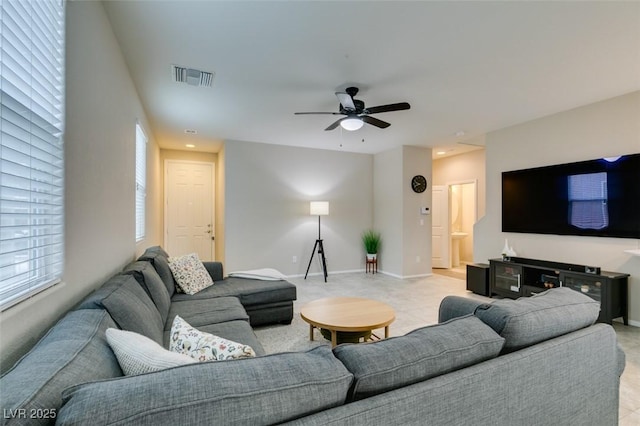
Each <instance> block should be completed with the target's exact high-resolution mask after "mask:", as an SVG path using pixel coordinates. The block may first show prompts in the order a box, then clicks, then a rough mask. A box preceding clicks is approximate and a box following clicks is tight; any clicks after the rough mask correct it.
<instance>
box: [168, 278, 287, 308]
mask: <svg viewBox="0 0 640 426" xmlns="http://www.w3.org/2000/svg"><path fill="white" fill-rule="evenodd" d="M221 296H237V297H238V298H240V303H242V305H243V306H252V305H262V304H265V303H274V302H282V301H285V300H296V286H295V285H293V284H291V283H290V282H288V281H261V280H251V279H247V278H230V277H227V278H225V279H224V280H222V281H216V284H215V285H212V286H211V287H208V288H205V289H204V290H202V291H200V292H198V293H196V294H194V295H188V294H181V293H176V294H175V295H174V296H173V297H172V299H171V300H172V301H177V300H193V299H210V298H212V297H221Z"/></svg>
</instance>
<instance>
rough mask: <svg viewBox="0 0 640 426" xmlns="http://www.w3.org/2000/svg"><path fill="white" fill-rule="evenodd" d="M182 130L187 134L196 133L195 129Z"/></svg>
mask: <svg viewBox="0 0 640 426" xmlns="http://www.w3.org/2000/svg"><path fill="white" fill-rule="evenodd" d="M184 132H185V133H186V134H188V135H197V134H198V131H197V130H195V129H184Z"/></svg>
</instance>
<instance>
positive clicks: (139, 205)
mask: <svg viewBox="0 0 640 426" xmlns="http://www.w3.org/2000/svg"><path fill="white" fill-rule="evenodd" d="M146 186H147V137H146V136H145V134H144V131H143V130H142V127H141V126H140V123H137V124H136V242H138V241H142V240H144V232H145V224H144V215H145V198H146V196H147V192H146Z"/></svg>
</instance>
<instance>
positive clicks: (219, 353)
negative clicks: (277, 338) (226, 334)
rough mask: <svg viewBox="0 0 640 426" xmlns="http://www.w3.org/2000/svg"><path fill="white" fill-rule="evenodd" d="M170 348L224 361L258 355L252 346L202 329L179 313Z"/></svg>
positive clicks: (178, 351)
mask: <svg viewBox="0 0 640 426" xmlns="http://www.w3.org/2000/svg"><path fill="white" fill-rule="evenodd" d="M169 350H171V351H173V352H177V353H181V354H185V355H189V356H190V357H192V358H195V359H196V360H198V361H224V360H227V359H238V358H251V357H254V356H256V353H255V352H254V351H253V348H251V346H249V345H243V344H242V343H237V342H233V341H231V340H227V339H224V338H222V337H219V336H215V335H213V334H209V333H205V332H203V331H200V330H198V329H196V328H193V327H191V325H189V323H187V322H186V321H185V320H183V319H182V318H180V316H178V315H176V317H175V319H174V320H173V325H172V326H171V338H170V342H169Z"/></svg>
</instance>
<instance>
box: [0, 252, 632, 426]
mask: <svg viewBox="0 0 640 426" xmlns="http://www.w3.org/2000/svg"><path fill="white" fill-rule="evenodd" d="M163 257H164V258H166V253H164V252H163V251H162V250H161V249H160V248H153V249H151V250H149V251H148V252H147V253H145V255H143V256H142V257H141V258H140V260H139V261H138V262H134V263H132V264H130V265H128V266H127V267H126V268H125V270H124V272H123V273H122V274H118V275H116V276H115V277H113V278H111V279H110V280H109V281H108V282H107V283H105V284H104V285H103V286H102V287H101V288H99V289H98V290H97V291H96V292H94V293H92V294H91V295H89V296H88V297H87V298H86V299H85V300H83V301H82V303H81V304H80V305H79V306H78V307H77V309H75V310H73V311H72V312H70V313H69V314H68V315H66V316H65V317H64V318H63V319H62V320H60V322H59V323H57V324H56V325H55V326H54V327H52V328H51V330H50V331H49V333H48V334H47V335H46V336H45V337H43V338H42V339H41V340H40V342H39V343H38V344H37V345H36V346H35V347H34V348H33V349H32V350H31V351H30V352H29V353H28V354H27V355H25V357H23V359H21V360H20V361H19V362H18V363H17V364H16V365H15V366H14V367H13V368H12V369H11V370H10V371H9V372H7V373H6V374H5V375H4V376H3V377H2V378H1V379H0V392H1V393H0V395H1V396H0V405H1V408H2V409H3V410H4V414H5V415H4V416H3V417H4V418H3V419H2V423H3V424H34V423H40V424H48V423H49V424H51V423H54V422H55V423H59V424H65V425H66V424H76V425H84V424H92V425H101V424H117V425H125V424H131V425H134V424H135V425H145V424H148V425H159V424H193V425H200V424H228V425H249V424H250V425H267V424H292V425H331V424H334V425H363V426H364V425H367V426H371V425H425V424H429V425H491V426H496V425H505V426H506V425H509V426H512V425H554V426H555V425H576V424H580V425H615V424H617V419H618V392H619V384H620V375H621V374H622V371H623V369H624V353H623V352H622V351H621V350H620V348H619V346H618V345H617V341H616V335H615V332H614V331H613V329H612V327H611V326H609V325H607V324H594V322H595V320H596V318H597V317H598V312H599V306H598V304H597V303H596V302H594V301H593V300H592V299H590V298H588V297H586V296H584V295H582V294H580V293H578V292H575V291H573V290H570V289H566V288H559V289H553V290H549V291H547V292H544V293H541V294H540V295H537V296H535V297H531V298H522V299H519V300H515V301H514V300H498V301H495V302H493V303H491V304H485V303H481V302H478V301H474V300H471V299H466V298H461V297H447V298H445V299H444V300H443V302H442V304H441V307H440V322H439V324H437V325H433V326H428V327H424V328H421V329H417V330H414V331H412V332H410V333H408V334H407V335H405V336H399V337H392V338H389V339H386V340H382V341H378V342H373V343H366V344H344V345H339V346H337V347H336V348H334V349H333V350H331V349H330V348H329V347H328V346H320V347H317V348H315V349H313V350H310V351H307V352H291V353H280V354H269V355H265V353H264V350H263V348H262V346H261V345H260V342H258V340H257V339H256V337H255V334H253V331H252V329H251V325H250V324H253V323H254V322H256V323H259V324H264V323H265V322H269V321H270V320H269V318H271V322H283V323H286V322H288V321H290V320H291V313H290V311H288V309H285V308H284V305H283V302H287V301H291V302H292V297H293V298H295V287H293V289H291V287H289V286H291V284H289V283H286V281H279V283H280V284H281V285H282V286H281V287H279V288H274V287H273V286H277V285H276V284H274V283H273V282H267V281H258V282H253V284H251V283H248V282H242V281H241V282H240V284H238V286H237V287H236V288H235V289H236V290H237V291H236V292H235V293H234V291H233V285H232V284H233V281H230V282H227V281H226V280H224V281H222V280H217V281H218V282H216V284H214V286H212V287H209V288H208V289H207V290H206V292H203V294H199V293H198V294H196V295H193V296H188V295H176V294H173V295H171V291H172V290H173V289H172V288H171V286H170V285H171V281H170V280H169V279H168V278H169V277H168V276H167V275H166V271H163V270H162V268H163V265H162V264H163V259H162V258H163ZM164 260H166V259H164ZM207 269H209V270H210V272H211V273H212V275H215V276H216V277H218V278H220V275H221V274H222V270H221V265H219V264H209V265H207ZM276 283H278V282H276ZM216 286H219V287H218V288H217V289H214V288H215V287H216ZM287 289H290V290H287ZM240 290H241V291H240ZM292 291H293V293H292ZM264 292H266V293H268V294H269V295H267V294H263V295H262V296H261V295H260V294H261V293H264ZM275 294H278V295H279V296H277V297H276V296H275ZM269 312H271V313H272V314H273V315H270V314H269ZM284 312H286V313H284ZM175 315H180V316H182V317H183V318H184V319H185V320H186V321H188V322H189V323H191V324H192V325H193V326H195V327H197V328H199V329H201V330H203V331H208V332H211V333H214V334H218V335H221V336H223V337H226V338H228V339H231V340H235V341H239V342H242V343H245V344H249V345H251V346H252V347H253V348H254V350H255V352H256V354H257V355H258V356H257V357H255V358H245V359H238V360H229V361H215V362H203V363H195V364H188V365H183V366H178V367H172V368H168V369H166V370H162V371H157V372H153V373H146V374H140V375H135V376H123V373H122V371H121V369H120V367H119V365H118V362H117V360H116V358H115V356H114V354H113V352H112V351H111V349H110V347H109V345H108V344H107V342H106V339H105V330H106V329H107V328H122V329H125V330H129V331H135V332H138V333H140V334H143V335H145V336H147V337H149V338H151V339H153V340H155V341H156V342H159V343H166V342H167V339H168V334H167V333H168V332H167V323H170V322H171V318H172V316H175ZM165 346H166V345H165ZM45 417H48V418H45Z"/></svg>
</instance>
